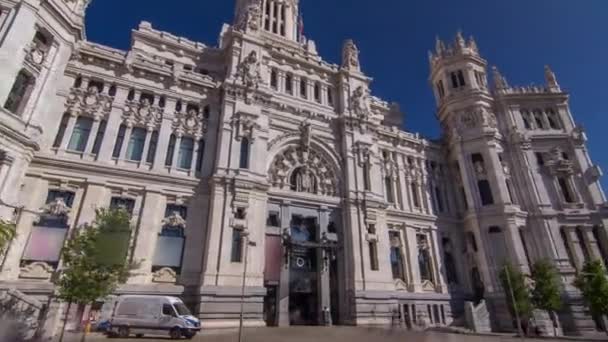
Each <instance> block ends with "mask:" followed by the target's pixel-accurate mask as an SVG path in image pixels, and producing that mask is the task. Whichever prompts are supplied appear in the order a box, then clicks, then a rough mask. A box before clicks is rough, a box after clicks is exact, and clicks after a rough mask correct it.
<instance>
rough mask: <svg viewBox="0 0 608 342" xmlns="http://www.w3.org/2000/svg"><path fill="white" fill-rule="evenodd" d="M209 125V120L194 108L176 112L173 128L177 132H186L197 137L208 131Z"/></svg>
mask: <svg viewBox="0 0 608 342" xmlns="http://www.w3.org/2000/svg"><path fill="white" fill-rule="evenodd" d="M208 126H209V123H208V120H207V119H205V118H204V117H203V115H202V114H201V113H200V111H198V110H196V109H194V108H192V109H190V110H187V111H182V112H177V113H175V117H174V119H173V130H174V131H175V132H176V133H177V134H182V135H184V134H186V135H190V136H194V137H196V138H200V137H202V136H203V135H204V134H205V133H207V128H208Z"/></svg>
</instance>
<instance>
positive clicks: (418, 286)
mask: <svg viewBox="0 0 608 342" xmlns="http://www.w3.org/2000/svg"><path fill="white" fill-rule="evenodd" d="M405 236H406V237H407V239H406V243H407V252H408V253H409V260H410V261H411V262H410V272H411V278H410V284H409V285H410V291H413V292H421V291H422V281H421V280H420V268H419V267H418V241H417V239H416V231H415V230H414V229H412V228H409V227H406V228H405Z"/></svg>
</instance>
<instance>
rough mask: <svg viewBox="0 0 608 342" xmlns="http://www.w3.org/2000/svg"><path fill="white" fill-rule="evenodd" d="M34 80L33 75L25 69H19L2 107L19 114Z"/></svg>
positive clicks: (29, 93) (30, 91)
mask: <svg viewBox="0 0 608 342" xmlns="http://www.w3.org/2000/svg"><path fill="white" fill-rule="evenodd" d="M35 82H36V79H35V78H34V76H32V75H30V74H29V73H28V72H27V71H25V70H21V71H19V73H18V74H17V78H15V82H14V83H13V87H12V88H11V91H10V92H9V94H8V97H7V98H6V102H5V103H4V109H6V110H8V111H10V112H12V113H13V114H16V115H21V114H22V112H23V109H24V108H25V106H26V104H27V101H28V100H29V97H30V95H31V93H32V90H33V89H34V84H35Z"/></svg>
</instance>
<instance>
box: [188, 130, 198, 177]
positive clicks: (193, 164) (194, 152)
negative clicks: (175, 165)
mask: <svg viewBox="0 0 608 342" xmlns="http://www.w3.org/2000/svg"><path fill="white" fill-rule="evenodd" d="M192 139H193V140H194V146H193V147H192V160H191V161H190V175H191V176H195V175H196V164H197V162H198V154H199V153H200V151H199V149H200V137H194V138H192Z"/></svg>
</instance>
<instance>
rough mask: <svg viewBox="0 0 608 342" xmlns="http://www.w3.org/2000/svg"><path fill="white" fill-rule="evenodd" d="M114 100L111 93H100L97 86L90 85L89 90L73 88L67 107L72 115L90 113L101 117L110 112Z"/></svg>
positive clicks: (97, 117) (98, 117)
mask: <svg viewBox="0 0 608 342" xmlns="http://www.w3.org/2000/svg"><path fill="white" fill-rule="evenodd" d="M113 100H114V99H113V98H112V97H111V96H109V95H106V94H100V93H99V89H97V87H89V89H87V90H84V89H80V88H72V90H71V91H70V94H69V95H68V100H67V102H66V109H67V111H68V112H70V113H72V115H83V114H88V115H91V116H93V117H94V118H96V119H100V118H105V117H107V116H108V115H109V114H110V111H111V110H112V102H113Z"/></svg>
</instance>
